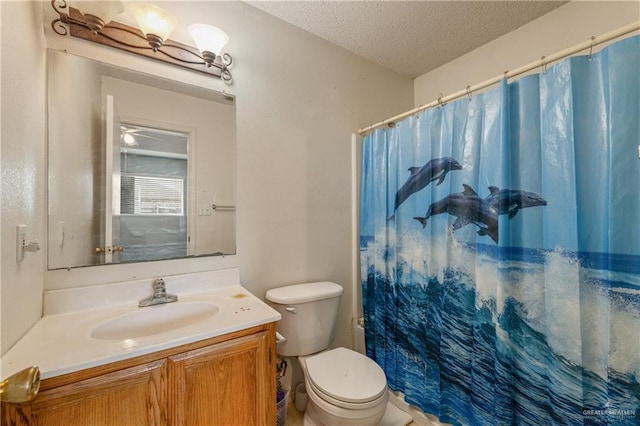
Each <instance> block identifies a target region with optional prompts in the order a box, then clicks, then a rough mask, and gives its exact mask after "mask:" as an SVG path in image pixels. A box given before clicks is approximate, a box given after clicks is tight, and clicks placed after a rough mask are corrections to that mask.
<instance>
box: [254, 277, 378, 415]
mask: <svg viewBox="0 0 640 426" xmlns="http://www.w3.org/2000/svg"><path fill="white" fill-rule="evenodd" d="M342 293H343V289H342V287H340V286H339V285H338V284H336V283H332V282H316V283H307V284H297V285H291V286H286V287H280V288H275V289H271V290H269V291H267V294H266V299H267V301H268V302H269V303H270V304H271V306H273V308H274V309H276V310H277V311H278V312H280V314H281V315H282V320H281V321H280V322H278V326H277V328H278V332H279V333H280V334H282V336H284V338H285V339H286V341H285V342H284V343H280V344H279V345H278V354H279V355H281V356H296V357H298V361H299V362H300V366H301V368H302V371H303V373H304V382H305V387H306V390H307V394H308V397H309V403H308V404H307V409H306V411H305V415H304V424H305V425H317V426H341V425H358V426H367V425H372V426H373V425H377V424H378V423H379V422H380V420H381V419H382V417H383V416H384V413H385V410H386V407H387V400H388V392H387V379H386V377H385V374H384V372H383V371H382V369H381V368H380V366H378V364H376V363H375V362H374V361H373V360H371V359H370V358H367V357H366V356H364V355H362V354H360V353H358V352H355V351H352V350H350V349H346V348H336V349H331V350H327V348H328V347H329V345H330V344H331V342H332V340H333V335H334V326H335V323H336V318H337V314H338V307H339V305H340V297H341V296H342Z"/></svg>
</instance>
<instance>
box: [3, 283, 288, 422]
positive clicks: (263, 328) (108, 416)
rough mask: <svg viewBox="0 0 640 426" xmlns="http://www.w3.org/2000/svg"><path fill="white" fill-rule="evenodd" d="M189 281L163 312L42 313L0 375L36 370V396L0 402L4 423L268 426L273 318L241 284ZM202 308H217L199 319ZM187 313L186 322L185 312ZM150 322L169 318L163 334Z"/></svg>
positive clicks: (124, 308)
mask: <svg viewBox="0 0 640 426" xmlns="http://www.w3.org/2000/svg"><path fill="white" fill-rule="evenodd" d="M231 275H234V273H233V272H232V273H231ZM181 279H182V278H178V279H176V280H174V281H173V286H172V280H171V279H167V286H168V288H169V289H171V290H173V291H175V288H176V287H175V286H177V284H179V283H178V281H180V280H181ZM183 281H184V280H183ZM187 281H189V283H188V284H186V285H185V284H184V282H183V283H182V284H183V285H182V286H180V287H178V288H183V289H185V290H186V291H185V292H183V293H182V294H181V293H180V291H175V292H176V293H178V296H179V300H178V302H174V303H170V304H166V305H157V306H152V307H145V308H138V307H137V305H134V306H131V305H130V304H126V305H120V304H118V305H115V306H109V307H102V308H97V309H89V310H80V311H72V312H63V313H55V314H52V315H45V316H44V317H43V318H42V319H41V320H40V322H38V323H37V324H36V325H35V326H34V327H33V328H32V330H30V331H29V333H28V334H27V335H26V336H25V337H24V338H23V339H22V340H21V341H20V342H18V344H17V345H16V346H15V347H14V348H12V349H11V350H10V351H9V352H8V353H7V354H6V355H5V356H3V358H2V367H3V375H4V376H7V375H9V374H11V373H12V372H13V371H14V370H18V369H20V368H23V367H24V366H28V365H32V364H35V365H38V366H39V367H40V369H41V374H42V381H41V385H40V392H39V394H38V396H37V397H36V398H35V400H34V401H32V402H31V403H28V404H3V406H2V418H1V424H2V425H14V424H15V425H48V426H50V425H54V426H55V425H65V426H67V425H76V424H77V425H89V424H90V425H109V426H112V425H126V426H129V425H176V426H177V425H189V426H191V425H213V424H219V425H243V426H244V425H266V424H275V422H276V404H275V401H276V395H275V390H276V382H275V380H276V376H275V364H276V359H275V321H277V320H279V319H280V315H279V314H278V313H277V312H276V311H274V310H273V309H271V308H270V307H269V306H268V305H266V304H265V303H264V302H262V301H261V300H259V299H258V298H256V297H255V296H253V295H252V294H251V293H250V292H248V291H247V290H246V289H244V288H242V287H241V286H239V285H220V286H218V287H215V288H213V289H211V288H210V284H211V280H206V281H207V287H208V288H209V289H208V290H207V291H204V292H203V291H196V290H198V289H196V288H193V284H192V281H193V280H187ZM196 281H197V280H196ZM144 284H145V285H147V286H148V285H149V280H146V283H144ZM141 285H142V283H141ZM134 287H135V286H134ZM110 290H117V289H114V288H111V289H110ZM82 291H86V290H82ZM190 291H191V292H190ZM70 293H73V296H74V298H75V299H76V300H78V298H79V299H82V298H83V296H81V295H80V296H79V295H78V290H71V291H70ZM122 293H123V292H117V294H122ZM70 295H71V294H67V295H59V294H58V295H50V296H51V297H53V299H55V298H60V297H61V298H63V299H68V297H67V296H70ZM114 297H115V296H114ZM122 297H125V296H122ZM99 299H100V298H99ZM45 303H46V301H45ZM52 303H54V304H57V305H58V306H61V305H64V302H61V301H57V302H52ZM67 303H68V302H67ZM209 305H210V306H215V307H216V309H214V310H212V311H210V312H209V311H207V312H209V313H208V314H205V315H202V314H201V313H198V312H199V311H198V310H199V309H200V310H202V309H203V307H206V306H209ZM181 306H184V307H186V308H187V309H182V308H181ZM194 311H195V312H196V314H194V315H196V316H195V317H194V318H195V319H192V320H190V321H191V323H190V324H188V323H185V322H184V318H185V314H183V313H182V312H189V313H193V312H194ZM176 312H178V313H177V314H176ZM211 312H213V313H211ZM156 313H160V314H161V315H158V314H156ZM197 315H200V316H197ZM157 318H163V319H166V318H169V322H168V323H167V322H166V321H165V322H164V323H163V324H162V330H154V328H153V327H155V326H156V325H157V321H158V320H157ZM180 321H183V322H182V323H180ZM121 324H127V326H126V327H120V325H121ZM185 324H186V325H185ZM172 327H177V328H172ZM129 335H130V336H131V337H129Z"/></svg>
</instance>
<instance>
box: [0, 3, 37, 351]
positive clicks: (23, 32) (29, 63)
mask: <svg viewBox="0 0 640 426" xmlns="http://www.w3.org/2000/svg"><path fill="white" fill-rule="evenodd" d="M0 8H2V16H1V19H2V25H1V26H0V32H1V36H0V37H1V41H0V43H1V46H2V47H1V51H0V52H1V54H2V61H1V64H0V67H1V68H0V70H1V73H0V78H1V80H0V86H1V87H2V89H1V90H2V98H1V103H0V106H1V123H0V128H1V140H2V142H1V143H2V145H1V151H2V152H1V156H2V199H1V200H0V205H1V209H0V210H1V212H2V219H1V228H0V231H1V236H2V258H1V262H2V277H1V280H2V281H1V283H2V307H1V311H2V312H1V314H2V318H1V319H0V321H1V323H2V326H1V327H2V329H1V333H2V340H1V349H2V352H3V353H4V352H5V351H6V350H7V349H8V347H9V345H11V344H13V342H15V341H16V340H17V339H18V338H20V336H22V335H23V334H24V333H25V332H26V331H27V330H28V329H29V328H30V327H31V326H32V325H33V324H34V323H35V322H36V321H37V320H38V318H39V317H40V313H41V311H42V288H43V282H44V264H45V262H44V258H45V250H44V247H45V245H44V244H43V242H44V241H43V240H44V237H45V220H44V212H45V198H44V188H45V128H44V110H45V107H44V91H45V50H44V37H43V35H42V16H41V13H40V9H39V8H35V7H33V5H31V4H29V3H22V2H4V1H3V2H1V4H0ZM19 224H24V225H27V227H28V229H27V239H28V241H32V240H35V239H37V240H39V242H40V244H41V247H43V248H42V249H41V250H40V251H38V252H35V253H28V254H27V255H26V256H25V258H24V260H23V261H22V262H20V263H17V262H16V225H19Z"/></svg>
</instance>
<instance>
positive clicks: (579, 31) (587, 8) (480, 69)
mask: <svg viewBox="0 0 640 426" xmlns="http://www.w3.org/2000/svg"><path fill="white" fill-rule="evenodd" d="M639 19H640V2H637V1H580V0H574V1H572V2H570V3H568V4H566V5H564V6H561V7H559V8H558V9H555V10H553V11H552V12H550V13H548V14H546V15H544V16H542V17H541V18H538V19H537V20H535V21H533V22H530V23H529V24H527V25H524V26H522V27H520V28H519V29H517V30H515V31H512V32H511V33H509V34H507V35H505V36H503V37H501V38H499V39H497V40H495V41H493V42H491V43H488V44H486V45H484V46H482V47H480V48H478V49H476V50H474V51H473V52H470V53H468V54H466V55H464V56H461V57H459V58H457V59H455V60H453V61H451V62H449V63H448V64H446V65H443V66H441V67H440V68H438V69H436V70H434V71H431V72H429V73H427V74H424V75H421V76H420V77H418V78H417V79H416V80H415V88H414V102H415V106H419V105H424V104H426V103H429V102H431V101H434V100H436V99H438V97H439V96H440V93H442V94H444V95H445V96H446V95H449V94H451V93H455V92H457V91H459V90H464V88H465V87H467V86H468V85H473V84H477V83H480V82H483V81H485V80H488V79H490V78H493V77H495V76H497V75H500V74H502V73H503V72H504V71H507V70H513V69H516V68H518V67H521V66H523V65H526V64H529V63H531V62H534V61H536V60H538V59H540V58H541V57H542V56H548V55H551V54H553V53H555V52H558V51H560V50H563V49H566V48H569V47H572V46H574V45H576V44H578V43H582V42H584V41H586V40H589V39H590V38H591V36H593V35H595V36H598V35H601V34H604V33H606V32H608V31H611V30H615V29H617V28H619V27H622V26H624V25H626V24H629V23H632V22H634V21H637V20H639ZM585 53H588V52H584V53H582V54H585Z"/></svg>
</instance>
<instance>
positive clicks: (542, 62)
mask: <svg viewBox="0 0 640 426" xmlns="http://www.w3.org/2000/svg"><path fill="white" fill-rule="evenodd" d="M638 30H640V21H636V22H634V23H631V24H629V25H625V26H624V27H620V28H618V29H617V30H613V31H610V32H608V33H605V34H602V35H601V36H599V37H595V36H592V37H591V39H590V40H587V41H585V42H582V43H580V44H576V45H575V46H573V47H569V48H568V49H564V50H561V51H559V52H557V53H554V54H553V55H551V56H548V57H547V56H543V57H542V58H540V59H539V60H537V61H534V62H531V63H530V64H527V65H524V66H522V67H520V68H516V69H515V70H513V71H505V72H504V73H503V74H500V75H497V76H495V77H493V78H490V79H489V80H486V81H483V82H482V83H478V84H474V85H473V86H467V87H466V89H464V90H460V91H458V92H455V93H453V94H451V95H448V96H440V97H439V98H438V99H436V100H435V101H432V102H429V103H428V104H424V105H420V106H419V107H417V108H414V109H412V110H410V111H407V112H403V113H402V114H398V115H396V116H394V117H391V118H387V119H386V120H383V121H381V122H379V123H376V124H372V125H371V126H367V127H363V128H362V129H359V130H358V134H359V135H362V134H364V133H366V132H368V131H369V130H373V129H377V128H378V127H382V126H385V125H388V124H392V123H395V122H396V121H398V120H401V119H403V118H406V117H409V116H411V115H414V114H417V113H419V112H421V111H424V110H426V109H429V108H433V107H435V106H438V105H444V104H445V103H447V102H449V101H453V100H455V99H458V98H462V97H464V96H471V94H472V93H473V92H476V91H478V90H482V89H484V88H487V87H489V86H492V85H494V84H496V83H499V82H500V81H501V80H502V79H503V78H507V79H509V78H513V77H517V76H519V75H521V74H524V73H526V72H528V71H531V70H534V69H536V68H540V67H542V68H543V69H546V67H547V65H549V64H550V63H552V62H555V61H559V60H560V59H563V58H566V57H567V56H571V55H573V54H575V53H578V52H580V51H582V50H585V49H590V53H591V49H593V48H594V47H595V46H598V45H600V44H602V43H606V42H608V41H611V40H613V39H616V38H619V37H622V36H625V35H627V34H629V33H632V32H634V31H638Z"/></svg>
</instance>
